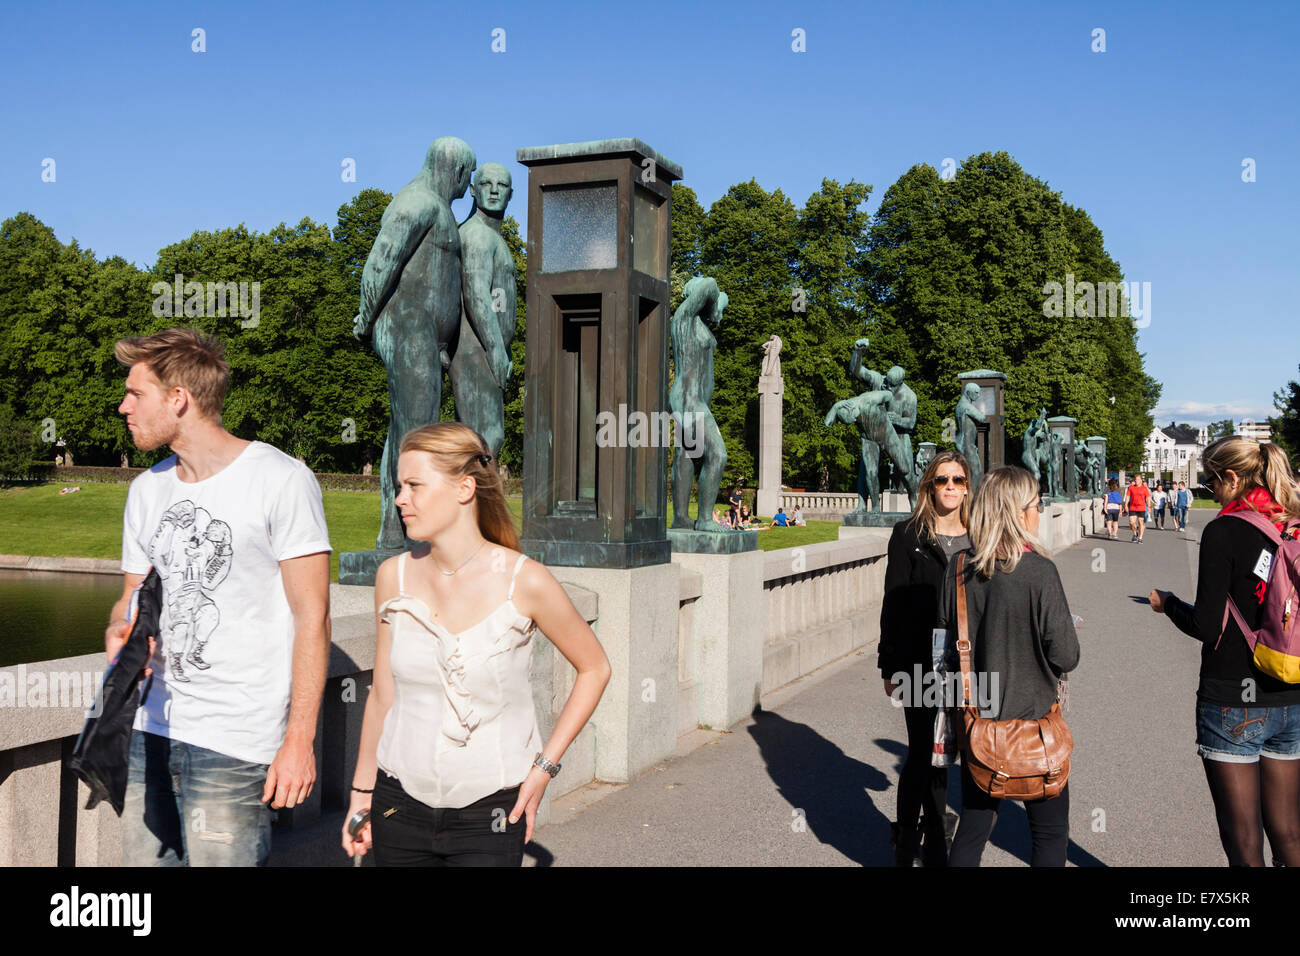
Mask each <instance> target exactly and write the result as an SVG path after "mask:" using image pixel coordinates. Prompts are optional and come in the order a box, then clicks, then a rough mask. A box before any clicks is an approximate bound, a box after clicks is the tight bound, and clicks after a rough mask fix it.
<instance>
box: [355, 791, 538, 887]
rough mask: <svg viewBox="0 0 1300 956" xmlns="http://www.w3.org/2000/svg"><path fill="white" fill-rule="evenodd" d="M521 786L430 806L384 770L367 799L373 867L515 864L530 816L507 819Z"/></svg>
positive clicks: (518, 862)
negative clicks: (458, 803) (458, 805)
mask: <svg viewBox="0 0 1300 956" xmlns="http://www.w3.org/2000/svg"><path fill="white" fill-rule="evenodd" d="M518 799H519V787H518V786H514V787H510V788H509V789H506V790H498V791H497V792H496V793H493V794H489V795H488V796H486V797H484V798H483V799H482V800H476V801H475V802H474V803H471V804H470V805H469V806H467V807H461V808H459V809H455V808H451V807H431V806H429V805H428V804H425V803H421V802H420V801H419V800H416V799H415V798H414V797H412V796H411V795H410V794H408V793H407V792H406V791H405V790H403V789H402V785H401V783H400V782H399V781H398V779H397V778H396V777H390V776H389V775H388V774H386V773H384V772H383V771H382V770H381V771H379V776H378V779H376V780H375V792H374V794H373V796H372V798H371V802H370V835H371V839H372V841H373V849H374V853H375V865H376V866H519V865H520V864H521V863H522V862H523V858H524V834H525V833H526V832H527V829H528V820H527V818H526V816H525V815H524V814H522V813H521V814H520V815H519V822H518V823H511V822H510V821H509V815H510V811H511V810H513V809H514V808H515V801H517V800H518Z"/></svg>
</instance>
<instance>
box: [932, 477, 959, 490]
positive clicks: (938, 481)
mask: <svg viewBox="0 0 1300 956" xmlns="http://www.w3.org/2000/svg"><path fill="white" fill-rule="evenodd" d="M950 480H951V481H952V483H953V484H954V485H957V486H958V487H961V486H962V485H964V484H966V476H965V475H935V476H934V483H935V484H936V485H938V486H939V487H940V488H942V487H943V486H944V485H946V484H948V482H949V481H950Z"/></svg>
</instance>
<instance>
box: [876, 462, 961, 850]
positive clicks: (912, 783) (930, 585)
mask: <svg viewBox="0 0 1300 956" xmlns="http://www.w3.org/2000/svg"><path fill="white" fill-rule="evenodd" d="M969 486H970V466H969V465H968V464H967V463H966V459H965V457H964V456H962V455H961V454H960V453H958V452H955V451H941V452H939V453H938V454H937V455H935V457H934V458H932V459H931V460H930V463H929V465H927V466H926V469H925V474H924V475H922V476H921V483H920V486H919V487H918V488H917V495H916V511H915V513H914V514H913V515H912V517H911V518H909V519H908V520H906V521H900V522H899V523H898V524H896V525H894V532H893V534H892V535H891V536H890V538H889V560H888V563H887V564H886V565H885V596H884V602H883V604H882V605H881V610H880V653H879V658H878V660H879V665H880V675H881V677H882V678H883V679H884V682H885V693H886V694H889V695H890V696H891V697H893V698H895V700H896V701H899V702H901V704H902V707H903V718H904V720H905V721H906V724H907V759H906V761H905V762H904V764H903V772H902V774H901V775H900V777H899V781H898V817H897V822H895V823H894V824H893V826H892V827H891V830H892V833H893V844H894V865H895V866H911V865H912V861H913V859H914V858H915V857H916V852H917V850H918V848H919V847H920V844H921V837H922V833H924V836H925V852H924V853H923V854H922V862H923V863H924V864H925V865H926V866H943V865H944V864H945V862H946V860H947V855H948V848H947V834H946V830H945V827H944V819H945V808H946V807H947V805H948V770H947V768H946V767H933V766H931V764H930V757H931V755H932V753H933V752H934V719H935V717H936V715H937V714H938V709H937V708H935V707H933V706H926V705H925V703H924V701H923V691H924V686H923V684H922V680H921V678H922V675H924V674H926V673H927V672H929V671H930V669H931V668H932V666H933V650H932V635H933V633H934V625H935V618H936V616H937V611H938V602H939V588H940V586H941V584H942V582H943V576H944V572H945V570H946V569H947V567H948V562H949V560H950V559H951V558H952V556H953V555H954V554H956V553H957V552H958V551H961V550H963V549H965V548H968V547H970V537H969V535H968V534H967V533H966V525H967V518H968V515H969V514H970V495H969V494H967V491H968V489H969ZM922 810H924V818H923V822H922V823H921V824H920V825H918V819H917V818H918V816H919V815H920V814H921V812H922Z"/></svg>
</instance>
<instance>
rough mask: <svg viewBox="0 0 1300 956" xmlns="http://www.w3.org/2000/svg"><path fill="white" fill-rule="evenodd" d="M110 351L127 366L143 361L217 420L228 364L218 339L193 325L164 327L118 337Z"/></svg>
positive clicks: (206, 415) (168, 386)
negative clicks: (191, 327)
mask: <svg viewBox="0 0 1300 956" xmlns="http://www.w3.org/2000/svg"><path fill="white" fill-rule="evenodd" d="M113 354H114V355H115V356H116V357H117V360H118V361H119V362H120V363H122V364H123V365H125V366H126V367H127V368H130V367H131V366H133V365H138V364H141V363H143V364H144V365H145V366H147V367H148V369H149V371H151V372H153V374H154V377H155V378H157V379H158V381H159V382H160V383H162V387H163V388H164V389H172V388H175V387H176V386H178V385H179V386H181V387H182V388H184V389H185V390H186V391H188V392H189V393H190V394H191V395H192V396H194V404H195V405H197V406H198V410H199V414H200V415H202V416H203V417H204V418H209V419H211V420H213V421H216V422H219V421H221V404H222V402H223V401H224V400H225V398H226V389H227V388H228V387H229V385H230V366H229V365H228V364H227V363H226V349H225V346H223V345H222V344H221V342H220V340H218V339H215V338H211V337H209V336H206V335H204V334H203V333H202V332H199V331H198V330H196V329H167V330H165V331H163V332H159V333H157V334H156V335H137V336H133V337H132V338H127V339H119V340H118V341H117V344H116V345H114V346H113Z"/></svg>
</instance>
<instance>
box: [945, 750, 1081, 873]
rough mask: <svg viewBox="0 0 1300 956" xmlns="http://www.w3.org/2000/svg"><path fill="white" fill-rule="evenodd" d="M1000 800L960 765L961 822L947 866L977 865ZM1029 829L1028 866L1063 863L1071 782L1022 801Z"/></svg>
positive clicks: (995, 818) (1068, 841) (996, 819)
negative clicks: (1044, 795) (1051, 792)
mask: <svg viewBox="0 0 1300 956" xmlns="http://www.w3.org/2000/svg"><path fill="white" fill-rule="evenodd" d="M1002 802H1003V801H1001V800H998V799H995V798H994V797H990V796H989V795H988V794H987V793H985V792H984V791H983V790H981V789H980V788H979V787H977V786H976V785H975V781H974V780H972V779H971V775H970V772H969V771H968V770H967V769H966V764H965V763H964V762H963V763H962V768H961V822H960V823H958V824H957V834H956V836H954V837H953V840H952V850H951V851H950V852H949V853H948V865H949V866H979V865H980V857H981V856H983V855H984V845H985V844H986V843H988V842H989V837H990V836H992V835H993V826H994V824H996V823H997V822H998V811H999V810H1000V809H1002ZM1024 807H1025V814H1026V815H1027V816H1028V817H1029V833H1030V835H1031V837H1032V839H1033V841H1034V849H1033V853H1032V855H1031V856H1030V858H1029V865H1030V866H1065V851H1066V849H1067V848H1068V847H1069V845H1070V785H1069V784H1068V783H1067V784H1066V785H1065V786H1064V787H1062V788H1061V792H1060V794H1059V795H1057V796H1055V797H1053V798H1052V799H1050V800H1030V801H1028V802H1027V803H1025V805H1024Z"/></svg>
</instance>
